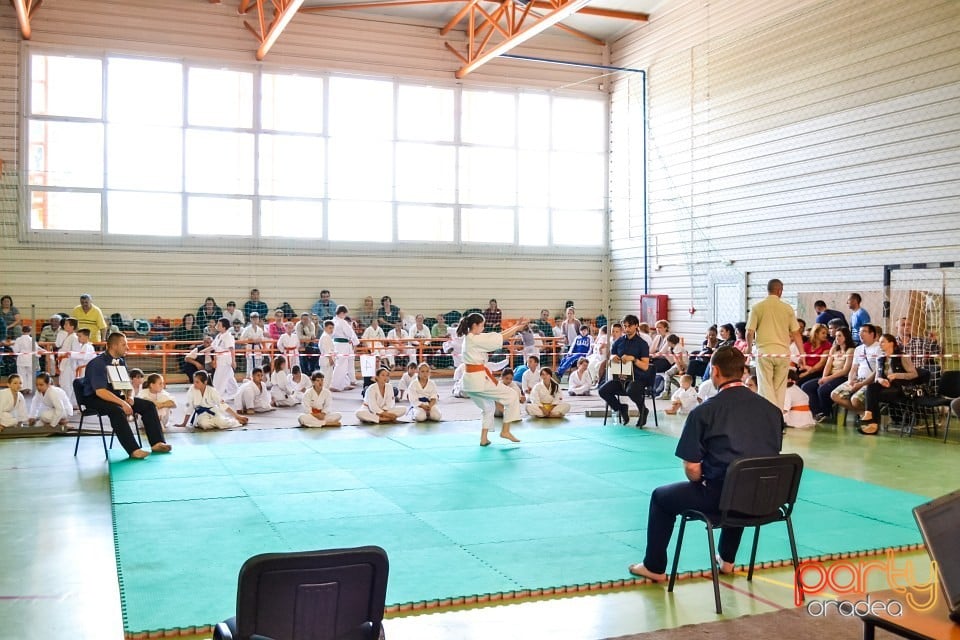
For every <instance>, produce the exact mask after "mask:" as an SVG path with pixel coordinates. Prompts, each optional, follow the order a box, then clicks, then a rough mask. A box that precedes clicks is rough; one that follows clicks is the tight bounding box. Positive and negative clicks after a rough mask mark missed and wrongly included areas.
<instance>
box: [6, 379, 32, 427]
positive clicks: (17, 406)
mask: <svg viewBox="0 0 960 640" xmlns="http://www.w3.org/2000/svg"><path fill="white" fill-rule="evenodd" d="M29 418H30V416H29V415H28V414H27V402H26V400H24V399H23V394H22V393H20V392H19V391H17V395H16V397H14V395H13V392H11V391H10V389H9V388H6V389H0V428H3V427H15V426H17V425H18V424H20V423H21V422H24V423H25V422H26V421H27V420H28V419H29Z"/></svg>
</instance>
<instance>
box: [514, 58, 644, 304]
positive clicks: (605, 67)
mask: <svg viewBox="0 0 960 640" xmlns="http://www.w3.org/2000/svg"><path fill="white" fill-rule="evenodd" d="M500 57H501V58H509V59H511V60H524V61H527V62H544V63H547V64H559V65H563V66H567V67H585V68H587V69H602V70H605V71H624V72H627V73H639V74H640V75H641V85H640V86H641V94H640V95H641V98H640V99H641V101H642V104H641V105H640V106H641V109H642V115H643V145H642V146H643V149H642V157H643V292H644V293H650V269H649V267H650V237H649V233H648V231H647V209H648V206H647V195H648V194H647V72H646V70H645V69H634V68H632V67H615V66H612V65H609V64H592V63H589V62H571V61H568V60H552V59H550V58H538V57H535V56H520V55H516V54H513V53H504V54H501V55H500ZM608 228H609V227H608ZM608 245H609V239H608Z"/></svg>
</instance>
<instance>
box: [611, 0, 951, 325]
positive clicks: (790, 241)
mask: <svg viewBox="0 0 960 640" xmlns="http://www.w3.org/2000/svg"><path fill="white" fill-rule="evenodd" d="M611 57H612V63H613V64H616V65H623V66H630V67H640V68H644V69H647V70H648V72H649V84H648V90H649V146H648V149H649V158H648V160H647V169H648V172H649V196H648V197H649V228H648V231H649V234H650V238H649V247H650V253H651V257H650V268H651V270H650V272H649V274H648V275H649V290H650V292H651V293H665V294H668V295H669V296H670V297H671V304H670V315H669V318H670V320H671V322H672V323H673V325H674V329H676V330H677V331H678V332H680V333H683V334H685V335H687V336H688V337H693V336H698V337H699V336H700V335H702V333H703V330H704V328H705V326H706V325H707V324H708V323H709V321H710V320H711V319H712V305H713V301H712V296H711V289H710V286H709V281H710V279H711V278H713V279H723V278H724V277H725V276H729V275H733V276H734V277H740V278H741V279H743V280H745V281H746V285H747V295H746V299H745V300H743V301H742V303H738V304H734V308H735V309H736V308H739V309H740V310H743V311H744V313H743V314H742V315H740V316H739V317H729V318H726V320H725V321H736V320H739V319H741V318H743V317H744V316H745V315H746V314H745V306H744V305H745V304H747V303H752V302H754V301H756V300H757V299H760V298H762V297H763V296H765V295H766V291H765V285H766V281H767V280H768V279H769V278H773V277H779V278H781V279H782V280H783V281H784V283H785V287H786V297H787V298H789V299H795V298H796V297H797V294H798V293H799V292H827V293H831V292H836V293H839V292H847V291H856V290H859V289H863V290H880V289H881V288H882V278H883V269H882V266H883V265H884V264H899V263H912V262H934V261H941V260H955V259H957V256H958V247H960V2H955V1H953V0H945V1H944V0H914V1H912V2H908V3H904V2H899V1H896V0H873V1H871V2H853V1H848V0H835V1H827V2H824V1H812V0H772V1H771V0H709V1H708V0H675V1H668V2H665V3H664V5H663V6H662V7H661V9H660V10H658V11H655V12H654V13H653V16H652V19H651V21H650V23H649V24H647V25H645V26H640V27H637V28H636V29H634V30H633V31H632V32H631V33H629V34H627V35H626V36H625V37H623V38H622V39H620V40H619V41H617V42H615V43H613V44H612V46H611ZM636 82H637V81H636V80H634V79H631V78H623V79H620V80H619V81H618V83H617V84H616V85H615V86H614V93H613V98H612V100H613V102H612V123H611V128H612V130H613V140H614V143H613V144H612V146H611V156H612V158H611V163H612V165H613V166H614V168H615V169H614V171H615V172H617V177H618V179H617V180H615V181H614V185H613V199H612V209H613V211H612V214H611V221H610V227H611V243H610V250H611V255H610V257H611V279H612V293H611V295H612V306H613V309H614V310H615V311H616V312H618V313H622V312H624V311H626V310H628V309H635V308H636V306H635V305H636V301H637V300H638V299H639V295H640V294H641V293H643V286H644V270H643V268H642V267H643V260H642V259H643V233H642V231H643V226H642V225H643V213H644V210H643V195H642V182H641V179H642V167H643V162H642V156H641V151H642V147H641V146H640V145H639V144H638V143H636V142H638V141H639V139H640V137H639V125H637V123H636V119H637V118H638V117H639V116H638V112H639V104H638V103H637V102H636V99H637V98H636V96H637V95H639V90H638V88H637V87H636V86H635V84H636ZM631 122H632V124H631ZM618 135H629V136H631V138H630V139H631V140H634V141H635V143H633V144H629V145H623V144H617V140H618ZM728 262H732V264H725V263H728ZM658 265H659V267H658V268H657V266H658ZM831 295H832V293H831ZM735 302H736V301H735ZM691 307H693V308H695V309H696V311H695V312H694V313H692V314H691V313H690V312H689V309H690V308H691ZM870 311H871V312H872V313H873V315H875V316H876V317H877V318H878V319H879V316H880V309H871V310H870Z"/></svg>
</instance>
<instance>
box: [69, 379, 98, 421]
mask: <svg viewBox="0 0 960 640" xmlns="http://www.w3.org/2000/svg"><path fill="white" fill-rule="evenodd" d="M84 396H85V394H84V392H83V378H75V379H74V381H73V397H75V398H76V399H77V406H78V407H80V413H82V414H84V415H88V416H89V415H95V414H96V413H97V412H96V411H94V410H93V409H90V408H89V407H88V406H87V403H85V402H84V401H83V398H84Z"/></svg>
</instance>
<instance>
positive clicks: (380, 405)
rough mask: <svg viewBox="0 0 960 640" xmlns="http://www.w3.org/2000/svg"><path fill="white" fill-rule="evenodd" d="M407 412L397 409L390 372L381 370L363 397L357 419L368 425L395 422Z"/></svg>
mask: <svg viewBox="0 0 960 640" xmlns="http://www.w3.org/2000/svg"><path fill="white" fill-rule="evenodd" d="M406 412H407V410H406V409H405V408H403V407H397V400H396V394H395V392H394V390H393V385H392V384H390V370H389V369H387V368H381V369H380V370H379V371H377V377H376V379H375V381H374V383H373V384H371V385H370V386H369V387H367V390H366V392H365V393H364V395H363V404H362V405H361V407H360V409H359V410H357V414H356V415H357V419H358V420H360V422H366V423H368V424H382V423H384V422H396V421H397V419H399V418H400V416H402V415H403V414H405V413H406Z"/></svg>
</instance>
